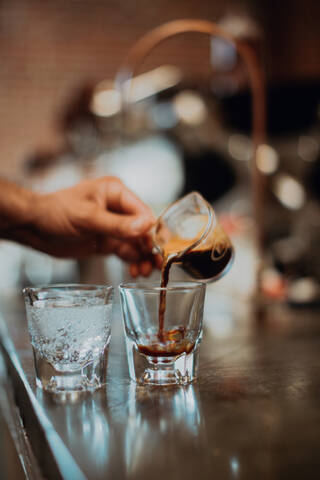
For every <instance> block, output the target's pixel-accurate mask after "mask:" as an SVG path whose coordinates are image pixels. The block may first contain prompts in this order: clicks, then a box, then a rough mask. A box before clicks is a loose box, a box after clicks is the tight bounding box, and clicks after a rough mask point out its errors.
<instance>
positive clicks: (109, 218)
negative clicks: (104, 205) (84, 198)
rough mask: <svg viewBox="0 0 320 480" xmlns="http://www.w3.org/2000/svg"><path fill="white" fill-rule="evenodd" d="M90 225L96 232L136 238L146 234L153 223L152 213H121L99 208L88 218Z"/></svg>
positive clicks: (116, 236) (117, 236)
mask: <svg viewBox="0 0 320 480" xmlns="http://www.w3.org/2000/svg"><path fill="white" fill-rule="evenodd" d="M88 225H89V228H90V229H91V230H94V231H95V232H96V233H104V234H107V235H110V236H112V237H115V238H119V239H126V238H134V237H139V236H141V235H143V234H145V233H146V232H147V231H148V230H149V229H150V228H151V226H152V225H153V218H152V217H151V216H150V215H145V214H140V215H120V214H117V213H112V212H108V211H106V210H103V209H97V210H96V212H95V214H94V215H92V216H91V218H89V219H88Z"/></svg>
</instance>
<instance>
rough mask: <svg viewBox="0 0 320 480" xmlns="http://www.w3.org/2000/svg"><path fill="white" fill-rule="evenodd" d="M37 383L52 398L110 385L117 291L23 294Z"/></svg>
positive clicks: (90, 288)
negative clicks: (108, 372)
mask: <svg viewBox="0 0 320 480" xmlns="http://www.w3.org/2000/svg"><path fill="white" fill-rule="evenodd" d="M23 295H24V300H25V306H26V312H27V320H28V329H29V334H30V340H31V345H32V348H33V354H34V362H35V371H36V384H37V386H38V387H41V388H43V389H44V390H47V391H50V392H52V393H59V392H81V391H94V390H96V389H97V388H99V387H101V386H102V385H103V384H104V383H105V379H106V366H107V353H108V345H109V341H110V334H111V313H112V312H111V311H112V299H113V288H112V287H110V286H103V285H101V286H100V285H68V284H65V285H51V286H45V287H39V288H25V289H24V290H23Z"/></svg>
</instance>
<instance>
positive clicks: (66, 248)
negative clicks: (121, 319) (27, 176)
mask: <svg viewBox="0 0 320 480" xmlns="http://www.w3.org/2000/svg"><path fill="white" fill-rule="evenodd" d="M153 222H154V217H153V215H152V212H151V210H150V209H149V208H148V207H147V206H146V205H145V204H144V203H143V202H142V201H141V200H140V199H139V198H138V197H136V195H134V194H133V193H132V192H131V191H130V190H129V189H128V188H127V187H125V185H124V184H123V183H122V182H121V181H120V180H119V179H118V178H116V177H102V178H99V179H91V180H85V181H83V182H80V183H79V184H77V185H75V186H74V187H71V188H68V189H64V190H59V191H57V192H54V193H50V194H45V195H42V194H38V193H35V192H31V191H29V190H27V189H24V188H22V187H20V186H17V185H15V184H13V183H11V182H7V181H5V180H1V179H0V237H1V238H7V239H10V240H14V241H18V242H20V243H23V244H26V245H29V246H31V247H33V248H35V249H37V250H40V251H42V252H45V253H48V254H50V255H54V256H57V257H67V258H68V257H69V258H70V257H73V258H82V257H86V256H90V255H94V254H109V253H114V254H116V255H118V256H119V257H120V258H122V259H123V260H125V261H127V262H129V263H130V264H131V268H130V271H131V273H132V274H133V276H137V275H138V274H140V273H141V274H143V275H146V276H147V275H149V274H150V273H151V271H152V268H153V266H154V265H155V264H158V265H159V259H158V258H157V257H155V256H154V255H152V253H151V249H152V245H151V239H150V237H149V235H148V230H149V229H150V227H151V226H152V224H153Z"/></svg>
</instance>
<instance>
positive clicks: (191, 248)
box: [152, 192, 234, 282]
mask: <svg viewBox="0 0 320 480" xmlns="http://www.w3.org/2000/svg"><path fill="white" fill-rule="evenodd" d="M152 237H153V243H154V246H155V250H156V251H157V253H160V254H161V255H162V257H163V258H164V260H165V261H166V262H168V261H169V262H170V263H179V264H180V265H181V267H182V268H183V269H184V270H185V271H186V272H187V273H188V274H189V275H191V276H192V277H193V278H196V279H199V280H202V281H205V282H212V281H214V280H217V279H218V278H220V277H221V276H222V275H224V274H225V273H226V272H227V271H228V270H229V268H230V266H231V265H232V261H233V257H234V250H233V246H232V244H231V241H230V239H229V237H228V236H227V234H226V233H225V232H224V230H223V229H222V227H221V226H220V225H219V223H218V222H217V220H216V216H215V213H214V210H213V208H212V207H211V205H210V204H209V203H208V202H207V201H206V200H205V199H204V198H203V197H202V196H201V195H200V193H198V192H191V193H189V194H188V195H186V196H184V197H183V198H181V199H180V200H177V201H176V202H174V203H172V204H171V205H170V206H169V207H168V208H167V209H166V210H165V211H164V212H163V213H162V214H161V215H160V217H159V218H158V220H157V222H156V224H155V226H154V228H153V231H152Z"/></svg>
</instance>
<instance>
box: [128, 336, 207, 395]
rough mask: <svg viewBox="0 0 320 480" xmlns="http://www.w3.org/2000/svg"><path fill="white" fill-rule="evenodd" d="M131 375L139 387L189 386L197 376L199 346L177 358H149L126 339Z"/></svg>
mask: <svg viewBox="0 0 320 480" xmlns="http://www.w3.org/2000/svg"><path fill="white" fill-rule="evenodd" d="M126 345H127V356H128V366H129V375H130V378H131V380H134V381H135V382H137V383H138V384H139V385H159V386H162V385H187V384H188V383H191V382H193V381H194V380H195V379H196V376H197V370H198V356H199V345H197V346H196V348H195V349H194V350H193V351H192V352H191V353H189V354H188V355H187V354H186V353H183V354H181V355H179V356H176V357H154V356H152V357H151V356H147V355H144V354H142V353H140V352H139V351H138V350H137V347H136V344H135V343H134V342H132V341H131V340H130V339H129V338H126Z"/></svg>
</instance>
